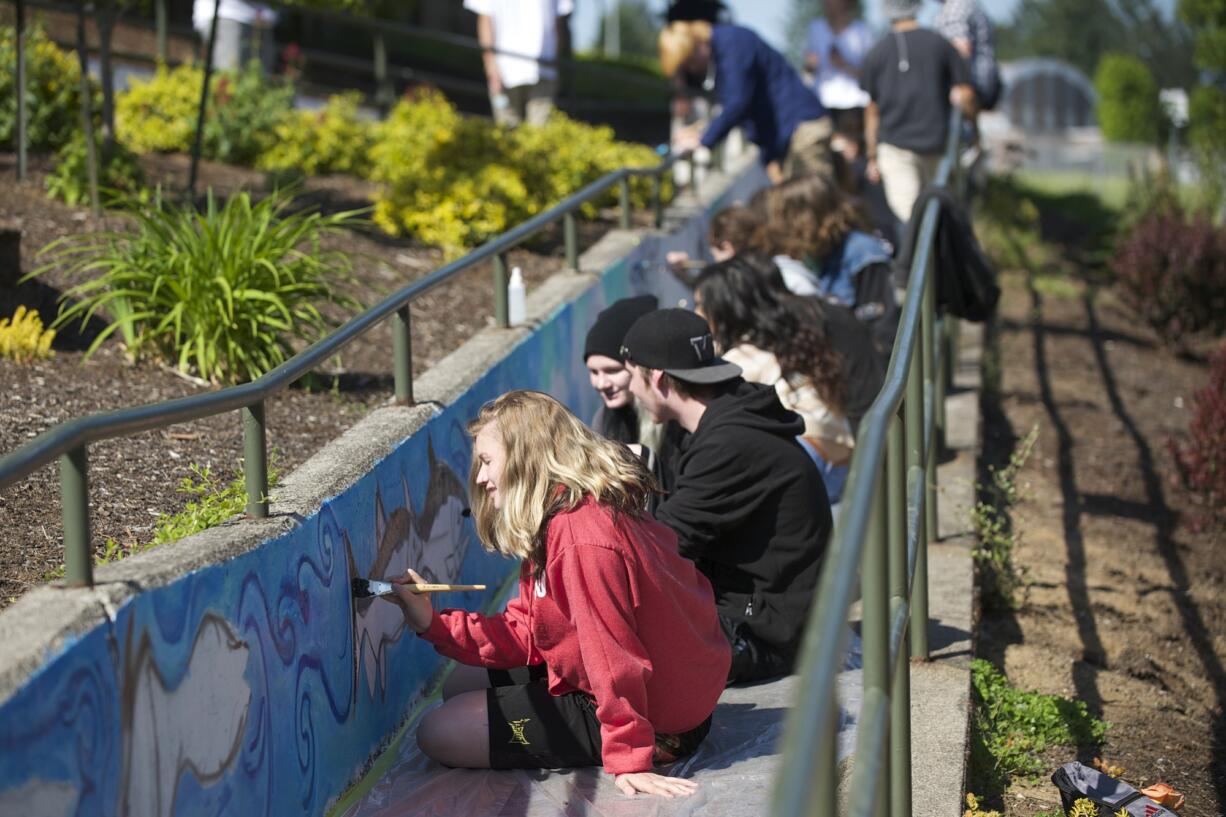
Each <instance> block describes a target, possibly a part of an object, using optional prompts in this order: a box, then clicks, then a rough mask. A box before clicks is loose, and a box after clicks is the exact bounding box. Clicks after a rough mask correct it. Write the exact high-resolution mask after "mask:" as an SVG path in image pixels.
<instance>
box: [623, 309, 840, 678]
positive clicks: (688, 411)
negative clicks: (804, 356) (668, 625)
mask: <svg viewBox="0 0 1226 817" xmlns="http://www.w3.org/2000/svg"><path fill="white" fill-rule="evenodd" d="M623 352H624V354H623V356H624V357H625V359H626V364H627V365H628V366H629V367H630V368H631V370H632V371H633V373H634V377H633V378H632V379H631V381H630V390H631V391H632V392H634V396H635V399H636V400H637V401H638V404H639V407H640V408H641V409H643V410H645V411H647V412H649V413H650V414H651V415H652V416H653V417H655V418H656V419H657V420H659V421H661V422H663V421H665V420H676V421H677V422H678V423H680V425H681V426H682V428H684V429H685V430H687V431H689V432H690V436H689V437H687V438H686V440H685V442H684V443H683V444H682V449H681V457H680V458H679V460H678V462H677V481H676V485H675V486H674V488H673V492H672V494H670V495H669V496H668V497H667V498H666V499H665V500H664V501H663V502H662V503H660V507H659V509H658V510H657V511H656V517H657V518H658V519H659V520H660V521H661V522H663V523H664V524H666V525H668V526H669V527H670V528H672V529H673V530H674V531H676V533H677V537H678V541H679V544H680V547H681V553H682V555H684V556H688V557H689V558H691V559H693V560H694V562H695V564H697V565H698V568H699V569H700V570H701V571H702V572H703V573H705V574H706V575H707V577H708V578H710V579H711V584H712V585H713V586H714V588H715V604H716V608H717V609H718V611H719V619H720V624H721V625H722V627H723V629H724V634H725V636H727V638H728V641H729V642H730V643H731V644H732V666H731V668H730V670H729V674H728V680H729V682H730V683H732V682H737V681H753V680H758V679H763V678H771V677H775V676H779V675H784V674H786V673H788V672H790V671H791V668H792V666H793V663H794V662H795V658H796V651H797V647H798V645H799V641H800V637H801V633H802V632H803V629H804V624H805V620H806V618H807V616H808V611H809V606H810V604H812V602H813V596H814V593H815V591H816V589H817V576H818V569H819V567H820V564H821V558H822V554H823V552H824V551H825V548H826V541H827V539H828V538H829V535H830V502H829V500H828V499H827V497H826V489H825V487H824V486H823V484H822V478H821V475H820V474H819V473H818V470H817V466H816V465H814V463H813V460H812V459H810V457H809V455H808V454H807V453H805V451H804V450H803V449H802V448H801V447H800V444H799V443H797V442H796V437H797V436H798V435H800V434H802V433H803V432H804V427H805V424H804V421H803V420H801V419H800V417H799V416H797V415H796V413H795V412H792V411H789V410H788V409H785V408H784V407H783V405H782V404H781V403H780V402H779V397H778V395H777V394H776V393H775V390H774V389H773V388H772V387H770V386H763V385H759V384H756V383H747V382H745V381H744V380H743V379H742V378H741V376H740V375H741V369H740V367H738V366H737V365H736V364H734V363H729V362H727V361H725V360H722V359H720V358H718V357H716V355H715V343H714V340H713V338H712V337H711V330H710V329H709V328H708V327H707V322H706V321H705V320H703V319H702V318H701V317H699V316H698V315H696V314H694V313H693V312H689V311H687V310H684V309H661V310H658V311H656V312H652V313H650V314H648V315H644V316H643V317H641V318H639V319H638V321H636V322H635V324H634V326H633V327H631V328H630V331H629V332H628V333H626V341H625V349H624V350H623Z"/></svg>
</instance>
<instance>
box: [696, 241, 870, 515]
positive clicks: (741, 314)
mask: <svg viewBox="0 0 1226 817" xmlns="http://www.w3.org/2000/svg"><path fill="white" fill-rule="evenodd" d="M694 303H695V309H696V310H697V311H698V312H699V314H701V315H702V316H703V317H704V318H706V320H707V323H708V324H709V325H710V327H711V334H712V336H713V337H714V338H715V343H716V346H717V347H718V348H719V350H720V353H721V355H722V356H723V358H724V359H725V360H727V361H730V362H732V363H736V364H737V365H738V366H740V367H741V368H742V369H743V370H744V377H745V379H746V380H749V381H751V382H754V383H764V384H767V385H773V386H774V387H775V391H776V392H777V393H778V395H779V400H780V402H781V403H783V405H784V406H785V407H787V408H789V409H791V410H792V411H795V412H796V413H797V414H799V415H800V416H801V417H802V418H803V419H804V421H805V432H804V435H803V437H802V438H801V441H802V442H803V443H804V444H806V446H807V447H808V450H809V451H810V453H811V454H814V453H815V454H816V455H817V456H815V457H814V459H815V460H816V461H817V464H818V467H819V469H820V470H821V471H822V476H823V478H825V480H826V493H827V494H829V496H830V502H831V503H832V504H833V503H835V502H837V501H838V500H839V498H840V496H841V494H842V486H843V481H844V480H845V479H846V470H847V464H848V462H849V461H850V460H851V452H852V448H853V447H854V446H855V438H854V437H853V436H852V431H851V425H850V423H849V422H848V419H847V414H846V404H847V395H848V388H847V387H848V384H847V381H846V379H845V376H844V371H843V359H842V357H841V356H840V355H839V353H838V352H836V351H835V348H834V345H833V344H832V343H831V342H830V340H829V338H828V337H827V334H826V331H825V327H826V325H827V320H826V316H825V314H824V313H823V310H822V304H821V302H820V301H818V300H817V299H816V298H806V297H801V296H798V295H793V294H792V293H791V292H789V291H788V290H787V288H786V287H785V286H784V284H783V279H782V277H781V276H780V274H779V271H778V269H777V268H776V267H775V266H774V264H773V263H771V261H770V259H769V258H766V257H765V256H761V255H758V254H755V253H742V254H740V255H737V256H736V257H734V258H732V259H730V260H728V261H724V262H722V263H718V264H712V265H711V266H709V267H707V268H706V269H705V270H703V272H702V274H701V275H699V276H698V280H697V281H696V282H695V287H694Z"/></svg>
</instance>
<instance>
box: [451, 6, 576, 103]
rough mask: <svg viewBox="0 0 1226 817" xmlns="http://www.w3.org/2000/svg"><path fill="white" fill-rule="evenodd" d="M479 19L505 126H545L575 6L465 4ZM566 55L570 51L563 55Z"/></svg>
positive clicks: (489, 73) (493, 95)
mask: <svg viewBox="0 0 1226 817" xmlns="http://www.w3.org/2000/svg"><path fill="white" fill-rule="evenodd" d="M464 8H466V9H468V10H469V11H471V12H473V13H474V14H476V15H477V39H478V40H479V41H480V42H481V48H482V49H483V60H484V64H485V79H486V83H487V84H488V85H489V92H490V108H491V109H492V110H493V113H494V121H495V122H497V123H498V124H499V125H506V126H508V127H515V126H516V125H519V124H521V123H523V122H527V123H528V124H530V125H543V124H544V123H545V120H547V119H548V118H549V114H550V112H551V111H552V110H553V100H554V96H555V95H556V94H557V88H558V72H557V69H555V68H554V67H553V66H552V65H544V64H542V63H541V60H545V61H552V60H554V59H556V58H557V56H558V52H559V50H560V49H559V44H560V43H561V44H565V42H566V37H567V36H568V32H569V31H570V28H569V26H568V25H567V20H566V18H567V17H569V16H570V14H571V13H572V12H573V11H574V9H575V4H574V0H464ZM562 50H564V49H562Z"/></svg>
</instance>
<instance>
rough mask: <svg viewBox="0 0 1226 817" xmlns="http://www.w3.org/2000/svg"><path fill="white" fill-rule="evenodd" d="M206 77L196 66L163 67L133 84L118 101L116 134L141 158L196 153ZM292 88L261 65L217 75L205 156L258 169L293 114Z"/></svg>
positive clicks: (208, 113)
mask: <svg viewBox="0 0 1226 817" xmlns="http://www.w3.org/2000/svg"><path fill="white" fill-rule="evenodd" d="M203 82H204V71H203V69H201V68H200V67H198V66H195V65H180V66H179V67H177V68H174V69H170V68H167V67H166V66H159V67H158V69H157V72H156V73H155V74H154V76H153V77H152V78H150V79H148V80H145V81H141V80H133V83H132V86H131V87H130V88H129V89H128V90H127V91H124V92H122V93H120V94H119V95H118V96H117V97H116V102H115V131H116V133H117V135H118V137H119V139H120V141H122V142H123V143H124V144H125V145H127V146H128V147H129V148H131V149H132V150H134V151H136V152H137V153H155V152H156V153H176V152H184V151H187V150H190V149H191V146H192V139H193V138H194V136H195V132H196V114H197V111H198V108H199V105H200V85H201V83H203ZM293 101H294V89H293V87H292V86H291V85H288V84H285V83H282V82H276V81H271V80H269V79H267V78H266V77H264V76H263V74H262V73H261V71H260V67H259V63H256V62H252V63H249V64H248V65H247V67H246V68H244V69H243V70H242V71H239V72H237V73H235V72H233V71H221V72H218V73H216V74H214V75H213V78H212V80H211V88H210V91H209V107H208V109H207V111H206V113H205V118H204V140H203V146H202V153H203V155H204V156H205V157H206V158H208V159H215V160H217V161H222V162H229V163H231V164H240V165H249V164H253V163H254V162H255V161H256V159H257V158H259V156H260V155H261V154H262V153H264V151H266V150H267V149H268V148H269V147H270V146H271V145H272V143H273V140H274V139H275V138H276V130H277V126H278V125H279V124H281V123H282V122H283V121H284V120H285V119H286V118H287V117H288V116H289V114H290V110H291V107H292V105H293Z"/></svg>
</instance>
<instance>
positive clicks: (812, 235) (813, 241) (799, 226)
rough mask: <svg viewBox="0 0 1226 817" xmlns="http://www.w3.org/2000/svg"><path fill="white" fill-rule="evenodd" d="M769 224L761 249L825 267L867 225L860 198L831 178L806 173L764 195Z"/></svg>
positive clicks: (759, 243) (762, 232)
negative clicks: (844, 189)
mask: <svg viewBox="0 0 1226 817" xmlns="http://www.w3.org/2000/svg"><path fill="white" fill-rule="evenodd" d="M763 204H764V205H765V209H766V226H765V227H764V228H763V229H762V231H761V232H760V233H759V235H758V238H759V240H758V241H757V242H756V245H757V248H758V249H761V250H763V251H765V252H767V253H769V254H770V255H786V256H789V257H791V258H795V259H796V260H798V261H813V262H816V263H814V264H812V265H813V266H821V263H822V262H823V261H824V260H825V258H826V256H827V255H829V254H830V253H831V252H832V251H833V250H834V249H835V248H836V247H838V246H839V245H840V244H842V243H843V241H844V240H845V239H846V238H847V236H848V234H849V233H851V231H852V230H857V229H861V228H862V227H863V226H864V225H865V219H864V214H863V213H862V212H861V211H860V206H859V204H858V203H857V202H856V200H855V199H854V198H852V197H850V196H848V195H847V194H846V193H844V192H843V190H842V189H841V188H840V187H839V186H838V185H837V184H835V183H834V182H833V181H831V180H830V179H827V178H825V177H823V176H805V177H803V178H799V179H794V180H792V181H789V182H784V183H783V184H781V185H779V186H778V187H772V188H770V189H769V191H768V192H767V193H766V194H765V196H764V202H763Z"/></svg>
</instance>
